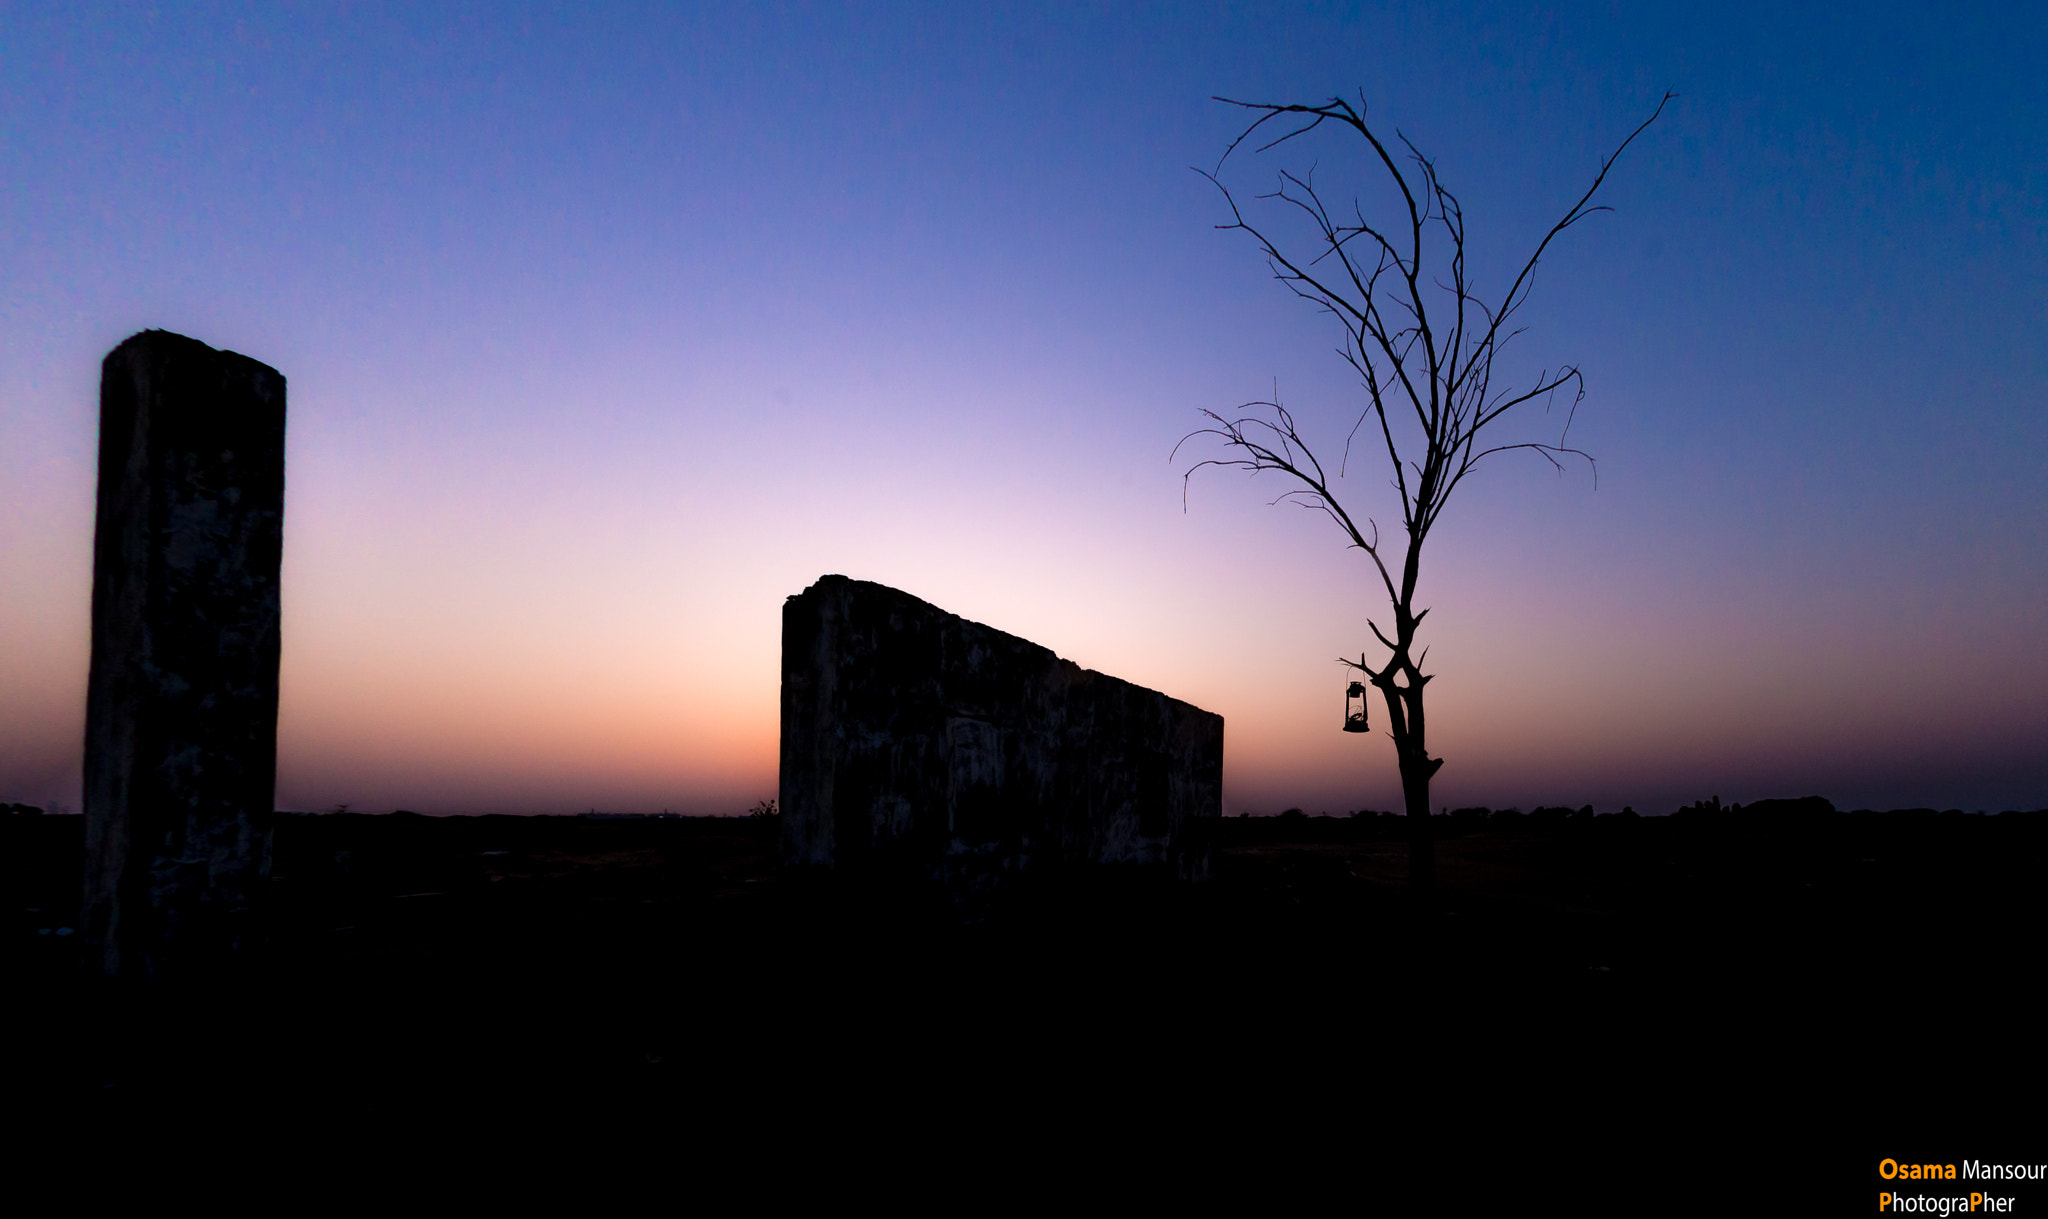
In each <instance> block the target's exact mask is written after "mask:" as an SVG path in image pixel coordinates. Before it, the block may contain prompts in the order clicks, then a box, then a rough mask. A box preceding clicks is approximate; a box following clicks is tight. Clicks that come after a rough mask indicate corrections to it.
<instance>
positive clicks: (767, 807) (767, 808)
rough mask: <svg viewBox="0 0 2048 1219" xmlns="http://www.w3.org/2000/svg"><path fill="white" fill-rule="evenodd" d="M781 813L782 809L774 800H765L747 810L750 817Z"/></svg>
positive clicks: (778, 814)
mask: <svg viewBox="0 0 2048 1219" xmlns="http://www.w3.org/2000/svg"><path fill="white" fill-rule="evenodd" d="M781 813H782V810H781V809H780V808H777V807H776V806H775V801H773V800H763V801H761V802H760V803H758V804H756V805H755V806H754V807H752V808H750V809H748V810H747V816H749V817H776V816H780V815H781Z"/></svg>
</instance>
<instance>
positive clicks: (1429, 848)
mask: <svg viewBox="0 0 2048 1219" xmlns="http://www.w3.org/2000/svg"><path fill="white" fill-rule="evenodd" d="M1404 752H1405V751H1404ZM1422 752H1423V751H1422V750H1420V749H1417V750H1416V751H1415V754H1416V755H1418V756H1417V757H1416V758H1415V759H1414V760H1413V761H1412V762H1411V760H1410V759H1409V758H1407V757H1404V758H1402V759H1401V796H1402V799H1403V801H1404V803H1406V805H1407V807H1408V888H1409V890H1410V891H1411V892H1413V893H1415V894H1416V895H1418V896H1424V895H1427V894H1429V893H1431V892H1432V891H1434V890H1435V888H1436V836H1435V835H1434V834H1433V833H1432V832H1431V829H1430V823H1429V779H1430V776H1431V775H1432V774H1434V773H1435V772H1436V768H1437V767H1438V766H1440V765H1442V763H1441V762H1432V761H1430V760H1429V759H1428V758H1427V757H1424V756H1420V755H1422Z"/></svg>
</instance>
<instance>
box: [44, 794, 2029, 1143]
mask: <svg viewBox="0 0 2048 1219" xmlns="http://www.w3.org/2000/svg"><path fill="white" fill-rule="evenodd" d="M82 820H83V819H82V818H77V817H45V816H27V815H18V814H17V815H10V816H8V817H6V818H5V833H6V835H7V842H6V844H5V845H6V853H5V859H6V867H7V877H6V881H7V884H8V887H9V888H8V899H7V900H8V917H9V920H10V926H9V929H8V934H7V953H8V956H7V961H6V972H7V975H8V987H7V989H8V991H9V993H10V994H11V995H12V998H11V999H10V1001H9V1007H10V1009H11V1019H12V1020H13V1022H14V1023H15V1026H16V1027H15V1029H14V1032H13V1033H12V1037H13V1041H12V1044H13V1045H14V1046H15V1047H16V1048H15V1052H14V1053H13V1054H12V1055H11V1066H10V1073H11V1075H12V1084H11V1087H10V1093H11V1095H13V1096H14V1097H15V1098H16V1103H17V1104H18V1105H19V1106H22V1107H26V1108H27V1109H29V1110H31V1111H33V1112H35V1113H37V1114H39V1115H40V1118H39V1120H41V1121H44V1122H47V1123H53V1124H55V1127H56V1128H64V1129H78V1128H84V1127H81V1126H80V1125H79V1124H80V1123H84V1124H86V1126H89V1127H91V1128H95V1129H120V1128H132V1129H136V1130H147V1129H157V1128H159V1127H160V1126H161V1124H162V1123H164V1122H165V1121H166V1120H170V1119H168V1118H167V1116H166V1115H182V1116H176V1120H178V1121H183V1120H186V1119H187V1118H190V1117H192V1115H195V1114H204V1113H229V1114H234V1115H240V1116H241V1117H243V1118H246V1119H249V1120H252V1121H260V1123H261V1124H263V1125H265V1126H266V1127H268V1128H269V1129H270V1130H271V1131H272V1132H273V1133H278V1132H284V1131H295V1132H300V1133H305V1132H310V1131H315V1130H322V1131H330V1132H331V1131H334V1130H345V1131H353V1132H355V1133H357V1134H358V1135H361V1134H362V1133H363V1132H365V1131H379V1132H383V1133H384V1134H389V1135H392V1136H394V1137H395V1136H397V1135H398V1134H405V1135H406V1137H416V1136H421V1137H423V1136H426V1135H433V1134H436V1132H439V1133H440V1134H451V1133H453V1132H455V1131H458V1130H459V1131H466V1132H474V1131H475V1130H477V1129H479V1128H506V1129H517V1130H521V1131H524V1132H527V1133H542V1132H546V1131H549V1130H568V1129H571V1128H577V1129H590V1128H606V1129H609V1128H613V1127H621V1128H623V1127H624V1126H626V1125H632V1126H633V1127H634V1128H635V1129H646V1128H647V1123H656V1124H658V1125H660V1126H661V1128H662V1129H673V1128H675V1127H678V1126H693V1127H700V1128H703V1129H707V1130H708V1129H720V1130H725V1131H727V1132H728V1133H730V1132H731V1131H733V1130H735V1129H744V1128H745V1127H746V1125H747V1124H748V1123H752V1122H761V1121H771V1120H772V1121H773V1122H776V1123H782V1122H786V1121H788V1120H790V1119H791V1115H792V1114H796V1113H804V1114H813V1115H823V1114H826V1113H828V1112H829V1113H832V1114H837V1115H838V1116H836V1117H833V1118H832V1119H831V1121H834V1122H844V1121H854V1122H855V1123H856V1124H858V1121H859V1120H860V1119H859V1117H858V1115H859V1114H860V1113H861V1112H863V1111H865V1110H867V1109H872V1108H876V1107H889V1106H897V1105H906V1104H908V1105H915V1106H923V1107H924V1108H925V1109H926V1110H927V1111H928V1112H931V1113H943V1112H950V1111H953V1110H954V1109H957V1108H958V1107H960V1106H963V1105H968V1104H969V1103H970V1098H971V1101H972V1104H973V1105H976V1106H983V1107H986V1106H990V1105H994V1106H996V1107H998V1108H1003V1107H1008V1108H1009V1109H1010V1110H1011V1111H1012V1112H1013V1114H1014V1113H1025V1112H1037V1111H1038V1110H1039V1109H1040V1108H1042V1107H1043V1106H1046V1105H1050V1106H1052V1108H1053V1110H1054V1111H1057V1112H1058V1113H1060V1114H1062V1115H1063V1116H1061V1117H1060V1118H1059V1120H1060V1121H1062V1122H1066V1123H1069V1124H1070V1125H1071V1127H1072V1130H1073V1131H1074V1133H1075V1137H1083V1135H1084V1134H1085V1133H1086V1132H1091V1131H1092V1132H1094V1134H1096V1135H1103V1136H1105V1137H1107V1136H1108V1135H1111V1134H1114V1132H1115V1131H1116V1130H1118V1129H1120V1128H1122V1127H1121V1126H1120V1123H1121V1124H1124V1125H1128V1124H1130V1123H1132V1122H1138V1121H1139V1119H1138V1117H1136V1116H1135V1115H1137V1114H1138V1113H1139V1112H1140V1111H1142V1112H1143V1113H1144V1114H1146V1115H1147V1116H1146V1117H1144V1119H1143V1121H1142V1122H1141V1123H1140V1124H1141V1125H1143V1127H1144V1128H1145V1129H1146V1130H1147V1131H1149V1132H1151V1134H1154V1135H1158V1134H1161V1133H1162V1132H1171V1131H1174V1130H1183V1129H1184V1133H1187V1134H1188V1135H1189V1136H1190V1137H1194V1136H1196V1135H1199V1137H1201V1138H1204V1139H1209V1138H1215V1137H1221V1136H1222V1135H1224V1134H1227V1133H1229V1132H1231V1131H1236V1132H1238V1133H1246V1132H1255V1131H1265V1132H1267V1133H1272V1132H1275V1131H1279V1132H1286V1131H1289V1130H1297V1128H1298V1133H1299V1136H1300V1137H1304V1138H1306V1137H1310V1135H1311V1134H1314V1135H1315V1136H1316V1137H1333V1138H1335V1137H1341V1136H1340V1134H1339V1132H1340V1131H1341V1130H1343V1129H1345V1128H1347V1127H1346V1125H1345V1124H1346V1123H1352V1122H1360V1121H1372V1120H1377V1119H1378V1118H1380V1117H1384V1116H1387V1115H1411V1116H1412V1115H1417V1114H1421V1113H1423V1112H1424V1111H1425V1110H1424V1109H1423V1108H1421V1107H1418V1106H1422V1105H1424V1104H1426V1105H1427V1106H1429V1108H1428V1110H1427V1111H1428V1112H1432V1113H1436V1114H1438V1115H1439V1117H1440V1118H1441V1120H1444V1121H1446V1122H1451V1123H1453V1125H1458V1124H1461V1123H1462V1124H1463V1125H1461V1126H1459V1127H1458V1128H1461V1129H1464V1128H1468V1127H1469V1128H1472V1129H1476V1127H1473V1126H1472V1124H1474V1123H1476V1124H1477V1126H1479V1127H1487V1128H1492V1127H1493V1126H1495V1125H1497V1124H1499V1123H1509V1124H1513V1123H1526V1122H1534V1123H1542V1122H1544V1121H1546V1120H1549V1119H1548V1118H1546V1115H1553V1116H1554V1115H1556V1114H1558V1113H1562V1112H1564V1111H1565V1110H1566V1109H1567V1108H1568V1109H1570V1110H1571V1111H1572V1112H1575V1113H1576V1112H1582V1111H1588V1110H1590V1111H1594V1112H1598V1113H1603V1114H1605V1115H1606V1118H1607V1120H1609V1121H1611V1122H1613V1123H1615V1124H1616V1125H1617V1126H1622V1127H1626V1126H1630V1125H1634V1124H1639V1123H1640V1122H1642V1121H1648V1120H1649V1117H1648V1115H1652V1114H1655V1115H1661V1116H1660V1117H1659V1118H1658V1120H1660V1121H1664V1120H1671V1119H1672V1117H1673V1115H1675V1114H1684V1113H1688V1112H1690V1113H1692V1114H1693V1115H1694V1116H1696V1117H1697V1116H1699V1115H1700V1114H1702V1113H1704V1112H1705V1109H1703V1108H1702V1106H1707V1105H1708V1103H1709V1100H1708V1098H1710V1097H1712V1098H1717V1099H1716V1100H1715V1101H1714V1104H1715V1105H1719V1104H1722V1103H1724V1102H1725V1101H1726V1100H1727V1098H1728V1096H1729V1095H1730V1094H1731V1091H1732V1092H1733V1093H1735V1094H1737V1095H1741V1094H1742V1089H1743V1088H1745V1087H1747V1088H1752V1089H1754V1091H1752V1092H1751V1093H1749V1094H1748V1095H1750V1101H1749V1102H1748V1103H1749V1106H1750V1107H1749V1108H1748V1109H1747V1110H1745V1112H1746V1113H1747V1115H1748V1116H1747V1117H1745V1118H1744V1120H1746V1121H1754V1122H1772V1121H1796V1120H1806V1119H1804V1118H1799V1117H1798V1116H1797V1115H1798V1114H1800V1113H1805V1114H1807V1115H1809V1116H1810V1117H1811V1119H1812V1120H1815V1121H1818V1120H1821V1118H1822V1117H1823V1116H1825V1117H1826V1118H1827V1120H1829V1121H1832V1122H1836V1123H1840V1122H1854V1121H1866V1120H1867V1121H1878V1120H1880V1119H1881V1120H1882V1121H1884V1122H1889V1123H1891V1124H1890V1125H1888V1126H1886V1127H1885V1129H1887V1130H1895V1129H1898V1128H1899V1123H1901V1122H1904V1123H1907V1124H1909V1125H1910V1124H1911V1123H1914V1122H1921V1123H1925V1122H1929V1121H1936V1120H1940V1121H1950V1120H1956V1114H1957V1113H1959V1112H1966V1111H1967V1110H1968V1108H1969V1106H1968V1104H1966V1103H1964V1102H1966V1101H1968V1099H1969V1098H1970V1097H1972V1096H1975V1095H1977V1093H1976V1092H1973V1091H1972V1089H1984V1088H1989V1087H1992V1086H1993V1085H1994V1084H1996V1085H1997V1086H1999V1087H2006V1086H2008V1085H2010V1086H2016V1087H2031V1086H2032V1083H2029V1082H2028V1081H2032V1082H2033V1083H2038V1081H2039V1079H2040V1065H2041V1058H2040V1052H2039V1042H2040V1033H2039V1028H2040V1023H2039V1021H2040V1016H2041V1010H2040V1000H2039V999H2038V997H2037V996H2038V995H2039V994H2041V993H2042V992H2043V990H2048V987H2044V986H2043V982H2044V978H2043V974H2044V972H2048V970H2044V965H2043V954H2042V952H2041V950H2040V933H2041V930H2042V928H2043V927H2044V926H2048V922H2044V918H2043V916H2044V914H2048V901H2044V899H2048V889H2044V887H2043V885H2042V876H2043V871H2042V865H2043V856H2044V845H2048V813H2012V814H2005V815H2001V816H1990V817H1983V816H1963V815H1961V814H1956V813H1949V814H1939V813H1934V812H1932V811H1926V810H1922V811H1912V812H1898V813H1856V814H1850V813H1833V812H1825V813H1823V812H1820V811H1818V810H1813V809H1808V810H1806V811H1805V812H1803V813H1802V812H1801V811H1800V810H1799V808H1797V807H1794V808H1793V809H1791V810H1790V811H1789V812H1788V811H1787V810H1786V809H1782V808H1780V809H1776V810H1771V809H1766V810H1764V811H1763V812H1757V811H1755V809H1752V810H1747V811H1736V810H1722V809H1717V808H1703V809H1699V810H1693V811H1689V812H1688V813H1687V814H1685V815H1681V816H1677V817H1669V818H1629V817H1599V818H1595V817H1591V816H1583V817H1575V816H1572V815H1569V814H1567V813H1566V812H1565V810H1546V811H1544V813H1543V814H1542V815H1539V816H1531V817H1488V816H1484V815H1475V814H1473V813H1471V812H1469V811H1468V812H1467V813H1465V814H1463V815H1461V816H1459V817H1445V818H1438V819H1433V820H1435V821H1437V822H1438V823H1439V829H1440V833H1441V838H1440V841H1439V842H1438V848H1439V854H1438V859H1439V868H1440V877H1439V878H1440V882H1441V889H1440V894H1439V898H1438V905H1437V907H1436V908H1435V909H1433V910H1428V911H1423V910H1417V909H1413V908H1411V907H1410V906H1409V904H1408V898H1407V897H1406V886H1405V881H1406V870H1407V854H1406V851H1407V844H1406V841H1405V839H1406V834H1407V829H1406V825H1405V821H1404V819H1401V818H1393V817H1387V818H1376V817H1371V816H1364V817H1358V818H1350V819H1336V818H1308V817H1298V816H1293V817H1282V818H1259V819H1229V820H1226V821H1225V823H1224V825H1223V827H1222V831H1223V837H1222V841H1221V843H1220V849H1219V851H1218V855H1217V868H1216V874H1215V876H1214V879H1213V880H1211V881H1210V882H1209V883H1207V884H1203V885H1187V884H1180V883H1176V882H1173V881H1172V880H1170V879H1169V878H1167V877H1165V876H1164V875H1163V874H1159V873H1152V872H1139V871H1133V872H1117V871H1115V870H1096V871H1092V872H1084V873H1079V874H1075V875H1070V876H1068V877H1065V878H1053V879H1048V880H1046V881H1044V882H1043V883H1038V884H1034V885H1033V886H1032V887H1030V888H1020V889H1015V890H1012V891H1009V892H1007V893H1005V894H1004V895H1003V896H1002V897H1001V899H1000V900H999V901H997V902H996V903H995V904H994V905H993V906H991V907H990V908H989V909H988V910H987V911H986V912H985V916H984V917H981V918H979V919H978V920H975V921H963V920H961V919H960V918H959V917H957V915H956V914H954V913H953V912H952V911H951V910H950V908H948V907H946V906H944V905H943V904H941V903H930V904H928V903H927V902H926V901H925V900H924V899H922V898H920V897H917V896H915V895H905V894H902V893H894V892H878V891H859V890H852V889H846V888H840V887H835V886H833V885H832V884H830V883H824V882H817V881H815V880H814V879H810V880H807V879H806V878H803V877H799V876H794V875H789V876H785V875H781V874H779V873H778V870H777V868H776V866H775V862H774V861H775V858H776V849H775V846H776V843H775V839H776V833H777V827H776V824H775V821H774V820H773V819H772V818H765V817H764V818H758V819H745V818H738V819H666V820H662V819H649V820H611V821H604V820H588V819H579V818H569V817H538V818H515V817H476V818H466V817H461V818H428V817H420V816H414V815H409V814H396V815H385V816H362V815H329V816H280V817H279V818H278V824H277V828H276V838H275V855H274V863H273V867H272V881H271V883H272V887H273V891H274V911H273V931H272V935H271V940H270V948H269V950H268V958H267V961H266V962H265V963H264V964H263V967H262V969H261V971H260V972H259V973H258V974H257V975H256V976H254V977H250V978H247V979H243V980H241V981H238V982H229V981H218V982H212V983H207V984H204V985H192V986H187V987H182V988H178V987H159V988H154V989H147V990H145V989H140V988H130V987H125V986H121V985H116V984H111V983H108V982H106V981H104V980H99V979H90V978H87V977H85V976H83V975H82V974H81V972H80V969H79V964H80V962H79V959H78V957H79V953H78V949H77V945H78V943H79V939H80V937H78V936H76V935H63V934H59V932H60V931H61V930H62V929H63V928H66V927H75V926H76V922H75V918H76V910H77V901H78V877H79V873H80V854H79V852H80V848H81V838H80V831H81V828H82ZM1418 931H1419V934H1417V933H1415V932H1418ZM1083 1097H1087V1098H1089V1099H1087V1100H1086V1101H1085V1103H1084V1101H1083V1100H1082V1099H1081V1098H1083ZM1105 1097H1108V1098H1120V1099H1112V1100H1109V1101H1105V1099H1104V1098H1105ZM1931 1097H1947V1098H1951V1099H1953V1100H1955V1101H1956V1103H1957V1105H1959V1106H1960V1109H1959V1108H1957V1107H1955V1106H1948V1107H1945V1108H1941V1109H1934V1108H1928V1107H1927V1106H1926V1102H1928V1100H1929V1098H1931ZM1025 1098H1030V1099H1029V1100H1028V1102H1027V1100H1026V1099H1025ZM1944 1104H1946V1102H1944ZM1788 1105H1795V1106H1797V1107H1795V1108H1787V1106H1788ZM1916 1106H1917V1107H1916ZM1716 1111H1717V1112H1718V1109H1717V1110H1716ZM1312 1114H1313V1115H1314V1116H1313V1117H1312V1116H1311V1115H1312ZM1916 1115H1917V1116H1916ZM1979 1116H1980V1117H1981V1116H1982V1113H1981V1111H1980V1114H1979ZM806 1120H809V1119H806ZM817 1120H819V1121H825V1120H826V1119H825V1118H824V1117H823V1116H818V1117H817ZM1446 1129H1449V1127H1446ZM408 1132H409V1133H408ZM294 1137H296V1135H295V1136H294ZM379 1137H382V1135H380V1136H379ZM1088 1137H1093V1135H1089V1136H1088ZM1286 1137H1289V1138H1293V1137H1296V1135H1295V1134H1287V1135H1286ZM1589 1137H1590V1136H1589ZM1871 1154H1872V1155H1873V1156H1875V1155H1878V1154H1904V1153H1903V1152H1897V1151H1895V1150H1891V1149H1889V1148H1887V1149H1880V1150H1879V1151H1875V1152H1872V1153H1871ZM1979 1154H1981V1153H1979ZM1858 1155H1859V1162H1860V1156H1861V1153H1860V1152H1859V1153H1858ZM1858 1180H1860V1176H1859V1177H1858Z"/></svg>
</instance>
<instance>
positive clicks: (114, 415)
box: [82, 330, 285, 979]
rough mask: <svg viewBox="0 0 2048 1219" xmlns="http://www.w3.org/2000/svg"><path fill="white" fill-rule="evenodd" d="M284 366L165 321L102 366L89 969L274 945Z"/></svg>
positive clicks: (89, 794) (227, 962)
mask: <svg viewBox="0 0 2048 1219" xmlns="http://www.w3.org/2000/svg"><path fill="white" fill-rule="evenodd" d="M284 391H285V381H284V376H283V375H282V374H281V373H279V372H278V371H277V370H276V369H274V368H271V367H269V366H267V365H264V364H260V363H258V362H256V361H255V360H252V359H250V358H248V357H247V356H242V355H236V354H235V353H234V352H230V351H215V350H214V349H213V348H211V347H208V346H207V345H206V344H204V343H201V342H198V341H197V340H194V339H188V338H185V337H184V336H182V335H176V334H171V333H169V332H168V331H163V330H145V331H143V332H142V333H141V334H138V335H135V336H134V337H133V338H130V339H129V340H128V341H126V342H124V343H122V344H121V345H120V346H119V347H116V348H115V349H114V350H113V351H112V352H110V353H109V354H108V355H107V358H106V361H105V363H103V364H102V365H101V368H100V473H99V517H98V522H97V525H96V528H95V532H94V537H93V586H92V676H91V678H90V680H89V684H88V686H87V690H86V710H85V892H84V920H83V927H82V930H83V931H84V932H85V936H86V947H87V952H88V956H87V967H88V968H89V969H95V968H96V969H99V970H103V971H104V972H106V973H108V974H120V975H125V976H130V977H141V978H150V979H156V978H164V977H168V976H203V975H208V974H213V973H217V972H220V971H223V970H227V969H232V968H233V967H234V966H235V965H236V964H237V963H239V962H240V961H242V960H246V959H247V956H248V954H249V951H250V950H251V949H253V948H255V947H256V946H257V945H258V944H260V942H261V940H262V936H263V932H262V924H263V918H262V913H263V912H262V907H263V904H264V903H263V897H264V889H265V887H266V885H267V884H268V875H269V870H270V869H269V828H270V810H271V805H272V799H273V796H274V789H275V786H276V778H277V656H278V565H279V560H280V559H281V557H282V555H283V549H284Z"/></svg>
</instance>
